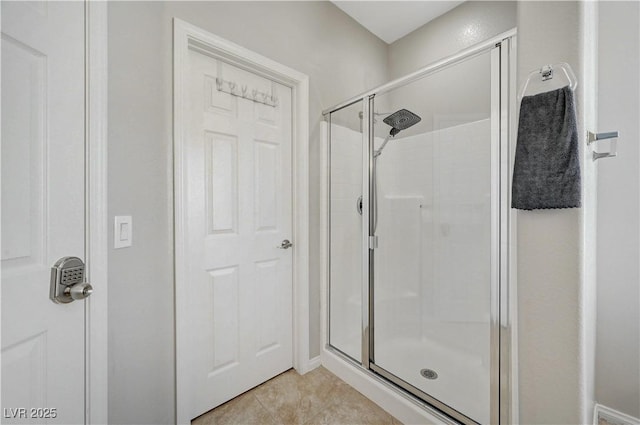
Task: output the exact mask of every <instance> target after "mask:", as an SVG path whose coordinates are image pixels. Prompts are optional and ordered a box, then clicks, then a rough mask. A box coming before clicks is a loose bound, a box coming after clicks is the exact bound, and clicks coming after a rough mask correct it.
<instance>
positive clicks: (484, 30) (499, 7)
mask: <svg viewBox="0 0 640 425" xmlns="http://www.w3.org/2000/svg"><path fill="white" fill-rule="evenodd" d="M516 4H517V2H515V1H468V2H465V3H462V4H461V5H460V6H457V7H456V8H454V9H451V10H450V11H449V12H447V13H445V14H444V15H442V16H440V17H438V18H436V19H434V20H433V21H431V22H429V23H427V24H426V25H424V26H422V27H420V28H418V29H417V30H415V31H413V32H411V33H410V34H408V35H406V36H404V37H403V38H401V39H400V40H397V41H395V42H394V43H392V44H391V45H390V46H389V65H388V66H389V76H390V77H391V78H398V77H401V76H403V75H405V74H408V73H410V72H413V71H415V70H417V69H420V68H422V67H423V66H425V65H428V64H430V63H431V62H435V61H437V60H439V59H442V58H444V57H446V56H449V55H452V54H454V53H456V52H458V51H460V50H463V49H465V48H467V47H469V46H472V45H474V44H476V43H479V42H481V41H484V40H486V39H488V38H491V37H493V36H495V35H498V34H500V33H502V32H505V31H507V30H510V29H512V28H514V27H515V26H516V9H517V8H516Z"/></svg>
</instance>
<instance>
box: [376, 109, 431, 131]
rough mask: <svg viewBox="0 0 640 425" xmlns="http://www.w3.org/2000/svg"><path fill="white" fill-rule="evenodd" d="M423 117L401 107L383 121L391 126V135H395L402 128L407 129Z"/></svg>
mask: <svg viewBox="0 0 640 425" xmlns="http://www.w3.org/2000/svg"><path fill="white" fill-rule="evenodd" d="M421 119H422V118H420V117H419V116H418V115H416V114H414V113H413V112H411V111H408V110H406V109H400V110H399V111H396V112H394V113H393V114H391V115H389V116H388V117H386V118H385V119H383V120H382V121H383V122H384V123H385V124H387V125H388V126H391V136H395V135H396V134H398V133H399V132H400V131H401V130H405V129H407V128H409V127H411V126H412V125H414V124H417V123H419V122H420V120H421Z"/></svg>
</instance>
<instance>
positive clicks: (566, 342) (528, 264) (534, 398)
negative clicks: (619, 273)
mask: <svg viewBox="0 0 640 425" xmlns="http://www.w3.org/2000/svg"><path fill="white" fill-rule="evenodd" d="M584 18H585V10H584V8H583V5H581V4H580V3H578V2H573V1H567V2H520V3H518V68H517V71H518V88H520V87H522V85H523V84H524V82H525V79H526V77H527V75H528V74H529V72H530V71H532V70H534V69H539V68H540V67H541V66H543V65H545V64H553V63H557V62H567V63H569V64H570V65H571V66H572V68H573V70H574V71H575V73H576V75H577V78H578V81H579V82H580V84H579V86H578V90H577V93H576V100H577V107H578V108H577V109H578V111H577V114H578V134H582V135H583V134H585V119H584V118H585V112H584V111H585V102H586V104H587V106H588V102H589V101H590V100H588V99H589V96H590V93H589V91H588V90H585V81H586V80H587V79H588V75H586V74H587V73H585V67H584V66H583V65H584V63H585V57H584V55H583V50H582V49H583V46H586V45H587V44H586V43H585V37H584V32H585V31H589V28H587V27H586V26H585V25H584V22H583V19H584ZM542 23H544V24H542ZM583 43H584V44H583ZM590 124H591V123H590ZM585 145H586V142H585V139H584V136H583V137H580V138H579V147H580V150H581V152H580V153H581V158H583V160H582V174H583V182H587V183H585V184H586V186H585V187H584V188H583V207H582V208H576V209H563V210H538V211H520V212H518V213H517V239H518V243H517V256H518V263H517V268H518V273H517V279H518V320H519V326H518V341H519V347H518V351H519V396H520V406H519V408H520V422H521V423H526V424H528V423H535V424H585V423H589V422H590V420H591V418H590V413H591V409H590V407H591V403H592V401H593V388H592V380H593V351H594V350H593V347H592V346H591V345H592V341H593V334H594V330H593V320H594V317H595V311H594V310H595V309H594V308H593V307H592V303H591V300H592V298H593V294H592V293H591V292H592V290H593V289H594V288H593V285H592V284H591V282H592V281H593V276H591V275H590V274H592V269H591V268H589V267H585V258H587V257H588V256H589V249H590V248H589V247H592V246H593V234H592V233H593V232H594V230H593V227H589V226H584V223H588V222H589V221H590V220H591V217H592V216H593V214H594V211H593V210H595V205H594V204H593V200H592V193H591V191H592V188H591V187H590V186H589V185H590V183H589V182H590V181H592V174H593V169H592V168H593V165H592V163H590V162H587V161H586V160H584V158H587V150H586V147H585ZM585 194H586V195H588V196H584V195H585Z"/></svg>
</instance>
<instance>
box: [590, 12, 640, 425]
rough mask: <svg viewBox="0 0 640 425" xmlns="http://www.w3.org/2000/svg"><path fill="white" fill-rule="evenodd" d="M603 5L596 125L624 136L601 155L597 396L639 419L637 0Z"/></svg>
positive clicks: (639, 37) (639, 91) (639, 49)
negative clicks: (612, 151)
mask: <svg viewBox="0 0 640 425" xmlns="http://www.w3.org/2000/svg"><path fill="white" fill-rule="evenodd" d="M599 9H600V10H599V19H600V20H599V28H598V36H599V37H598V38H599V46H598V47H599V49H598V56H599V60H598V106H599V109H598V131H608V130H619V131H620V135H621V137H620V139H619V142H618V152H619V153H618V156H617V157H616V158H611V159H601V160H598V222H597V226H598V235H597V238H598V250H597V259H598V260H597V267H598V278H597V282H598V283H597V285H598V289H597V295H598V296H597V303H598V315H597V316H598V320H597V345H596V400H597V402H598V403H600V404H603V405H605V406H608V407H611V408H614V409H616V410H619V411H621V412H623V413H626V414H627V415H631V416H634V417H636V418H640V285H639V282H640V272H639V269H638V267H639V264H640V263H639V262H638V259H639V258H640V247H639V245H640V244H639V237H640V225H639V219H640V207H639V194H640V176H639V175H638V170H639V169H640V167H639V165H638V164H639V162H638V161H639V155H640V149H639V142H640V131H639V129H638V117H640V102H639V99H640V85H639V80H638V76H639V75H640V63H639V56H638V52H640V31H639V30H638V28H640V4H639V3H637V2H601V3H600V5H599ZM605 143H606V142H605ZM598 144H600V143H596V147H597V149H598V150H600V151H602V150H606V147H607V145H606V144H603V145H602V146H597V145H598Z"/></svg>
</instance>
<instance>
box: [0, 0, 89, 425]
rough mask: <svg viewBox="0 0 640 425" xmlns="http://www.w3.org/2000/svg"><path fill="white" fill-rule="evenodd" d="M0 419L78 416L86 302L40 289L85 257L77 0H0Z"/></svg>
mask: <svg viewBox="0 0 640 425" xmlns="http://www.w3.org/2000/svg"><path fill="white" fill-rule="evenodd" d="M0 7H1V11H2V44H1V46H2V47H1V49H2V78H1V79H2V394H1V398H2V409H1V414H2V416H1V417H0V422H2V423H49V424H55V423H59V424H81V423H84V421H85V420H84V413H85V349H84V344H85V339H84V338H85V317H84V311H85V305H84V304H85V302H84V301H75V302H72V303H69V304H55V303H53V302H52V301H51V300H50V299H49V279H50V270H51V266H52V265H53V264H54V263H55V262H56V261H57V260H58V259H59V258H60V257H64V256H77V257H80V258H83V257H84V243H85V242H84V237H85V231H84V207H85V201H84V190H85V187H84V182H85V179H84V155H85V152H84V120H85V115H84V86H85V80H84V47H85V46H84V4H83V2H2V3H1V5H0Z"/></svg>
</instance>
